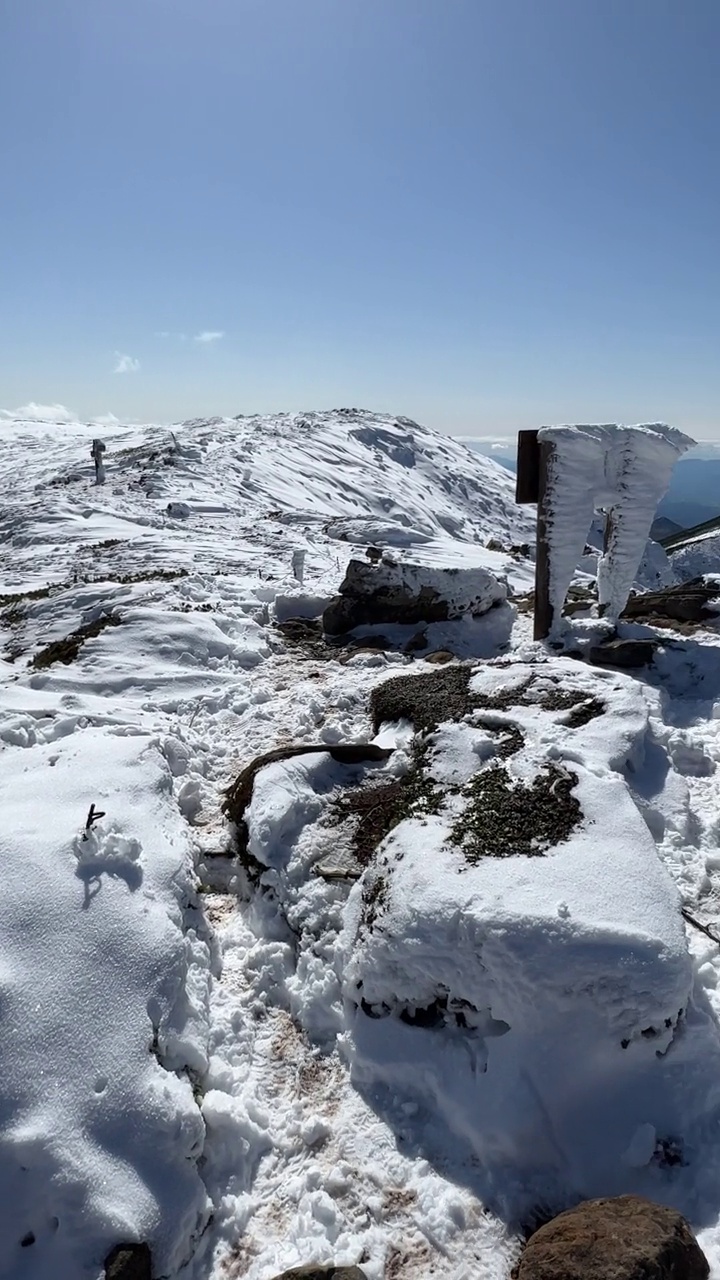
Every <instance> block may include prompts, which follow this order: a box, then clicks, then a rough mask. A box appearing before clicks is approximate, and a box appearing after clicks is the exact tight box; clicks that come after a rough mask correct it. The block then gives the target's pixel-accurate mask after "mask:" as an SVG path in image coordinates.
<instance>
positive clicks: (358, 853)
mask: <svg viewBox="0 0 720 1280" xmlns="http://www.w3.org/2000/svg"><path fill="white" fill-rule="evenodd" d="M427 754H428V746H427V743H426V742H425V741H421V740H418V741H417V742H416V743H414V744H413V749H412V762H411V766H410V769H409V771H408V772H407V773H406V774H405V775H404V776H403V777H402V778H391V779H390V781H388V782H381V783H380V784H379V785H377V786H369V787H355V788H353V789H352V790H351V791H347V792H345V794H344V795H341V796H340V797H339V798H338V799H337V800H336V801H334V803H333V804H332V806H331V810H330V821H331V823H338V824H339V823H341V822H345V821H347V820H348V819H354V820H355V823H356V826H355V830H354V832H353V835H352V851H353V854H354V855H355V858H356V859H357V861H358V862H359V864H360V866H361V867H367V866H368V865H369V863H370V862H371V861H372V858H373V856H374V854H375V851H376V849H377V848H378V847H379V846H380V845H381V844H382V842H383V840H384V839H385V837H386V836H387V835H389V834H390V832H391V831H392V830H393V828H394V827H396V826H397V825H398V823H400V822H403V821H404V819H405V818H422V817H427V815H428V814H431V813H439V811H440V808H441V805H442V802H443V792H442V791H441V790H440V788H439V786H438V784H437V782H435V780H434V779H433V778H431V777H430V776H429V774H428V772H427ZM446 790H447V788H446Z"/></svg>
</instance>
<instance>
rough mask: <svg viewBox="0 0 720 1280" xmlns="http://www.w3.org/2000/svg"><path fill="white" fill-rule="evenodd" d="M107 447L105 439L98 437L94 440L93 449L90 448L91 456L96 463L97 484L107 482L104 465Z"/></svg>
mask: <svg viewBox="0 0 720 1280" xmlns="http://www.w3.org/2000/svg"><path fill="white" fill-rule="evenodd" d="M105 448H106V445H105V441H104V440H98V439H95V440H93V442H92V449H91V450H90V457H91V458H92V460H93V462H94V463H95V483H96V484H104V483H105V468H104V466H103V454H104V452H105Z"/></svg>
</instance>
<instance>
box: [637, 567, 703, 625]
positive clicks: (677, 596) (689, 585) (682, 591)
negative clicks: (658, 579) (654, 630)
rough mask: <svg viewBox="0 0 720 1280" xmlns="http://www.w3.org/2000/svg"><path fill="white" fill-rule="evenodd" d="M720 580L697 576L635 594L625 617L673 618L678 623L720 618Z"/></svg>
mask: <svg viewBox="0 0 720 1280" xmlns="http://www.w3.org/2000/svg"><path fill="white" fill-rule="evenodd" d="M719 597H720V582H719V581H718V579H717V578H714V577H704V578H693V579H692V580H691V581H690V582H681V583H680V584H679V585H678V586H676V587H666V588H665V590H663V591H646V592H644V593H643V594H642V595H637V596H631V597H630V599H629V600H628V602H627V604H626V605H625V608H624V610H623V617H624V618H648V619H652V618H673V619H674V620H675V621H677V622H705V621H709V620H710V619H711V618H715V619H717V618H718V616H719V614H718V610H719V609H720V599H719Z"/></svg>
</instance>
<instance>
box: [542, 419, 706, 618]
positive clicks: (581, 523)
mask: <svg viewBox="0 0 720 1280" xmlns="http://www.w3.org/2000/svg"><path fill="white" fill-rule="evenodd" d="M538 439H539V440H540V441H541V442H542V443H547V444H550V445H552V449H551V451H550V456H549V459H548V474H547V480H546V489H545V508H546V517H547V537H548V543H549V558H550V605H551V609H552V615H553V618H554V620H555V624H557V622H558V621H559V619H560V617H561V612H562V606H563V602H564V600H565V595H566V593H567V589H568V587H569V586H570V582H571V580H572V576H573V573H574V571H575V566H576V564H577V563H578V560H579V559H580V557H581V555H582V551H583V546H584V544H585V539H586V537H587V532H588V529H589V528H590V525H591V523H592V519H593V513H594V512H595V511H599V510H601V511H604V512H605V513H606V518H607V528H606V539H605V551H604V554H603V556H602V559H601V560H600V564H599V566H598V598H599V603H600V606H601V610H602V612H603V613H604V614H605V616H607V617H609V618H610V619H611V620H614V619H616V618H617V617H618V615H619V614H620V613H621V612H622V610H623V608H624V607H625V604H626V603H627V598H628V596H629V594H630V588H631V586H632V583H633V580H634V578H635V575H636V572H637V568H638V565H639V564H640V560H641V559H642V554H643V551H644V549H645V544H646V542H647V538H648V534H649V531H650V526H651V524H652V522H653V519H654V516H655V511H656V508H657V504H658V502H659V501H660V499H661V498H662V496H663V494H664V493H665V491H666V489H667V486H668V484H669V481H670V475H671V472H672V469H673V467H674V465H675V463H676V462H677V460H678V458H680V457H681V455H682V454H683V453H684V452H685V450H686V449H689V448H691V447H692V445H693V444H694V443H695V442H694V441H693V440H691V439H690V437H689V436H686V435H683V434H682V432H680V431H677V430H676V429H675V428H674V427H668V426H664V425H662V424H661V423H653V424H652V425H647V426H634V427H622V426H616V425H614V424H608V425H603V426H566V427H543V428H542V429H541V430H540V432H539V433H538Z"/></svg>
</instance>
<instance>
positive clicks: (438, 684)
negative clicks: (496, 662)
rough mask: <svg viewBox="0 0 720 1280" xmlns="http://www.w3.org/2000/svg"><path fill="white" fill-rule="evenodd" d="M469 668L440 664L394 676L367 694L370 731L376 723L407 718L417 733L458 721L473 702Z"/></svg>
mask: <svg viewBox="0 0 720 1280" xmlns="http://www.w3.org/2000/svg"><path fill="white" fill-rule="evenodd" d="M471 674H472V667H471V666H469V665H464V664H460V663H458V664H456V665H453V666H447V667H442V668H440V670H438V671H428V672H423V674H422V675H417V676H414V675H413V676H394V677H393V678H392V679H391V680H384V681H383V683H382V684H378V685H376V686H375V688H374V689H373V691H372V693H371V694H370V714H371V716H372V722H373V731H374V732H375V733H377V732H378V730H379V728H380V725H381V724H384V723H390V724H392V723H394V722H395V721H397V720H409V721H410V722H411V724H412V725H413V726H414V728H415V730H416V731H417V732H421V731H422V730H432V729H437V727H438V725H439V724H442V722H443V721H444V720H461V719H462V717H463V716H464V715H465V714H466V713H467V712H468V711H469V710H471V708H472V706H473V705H474V703H473V701H472V699H471V696H470V692H469V685H470V676H471Z"/></svg>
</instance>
